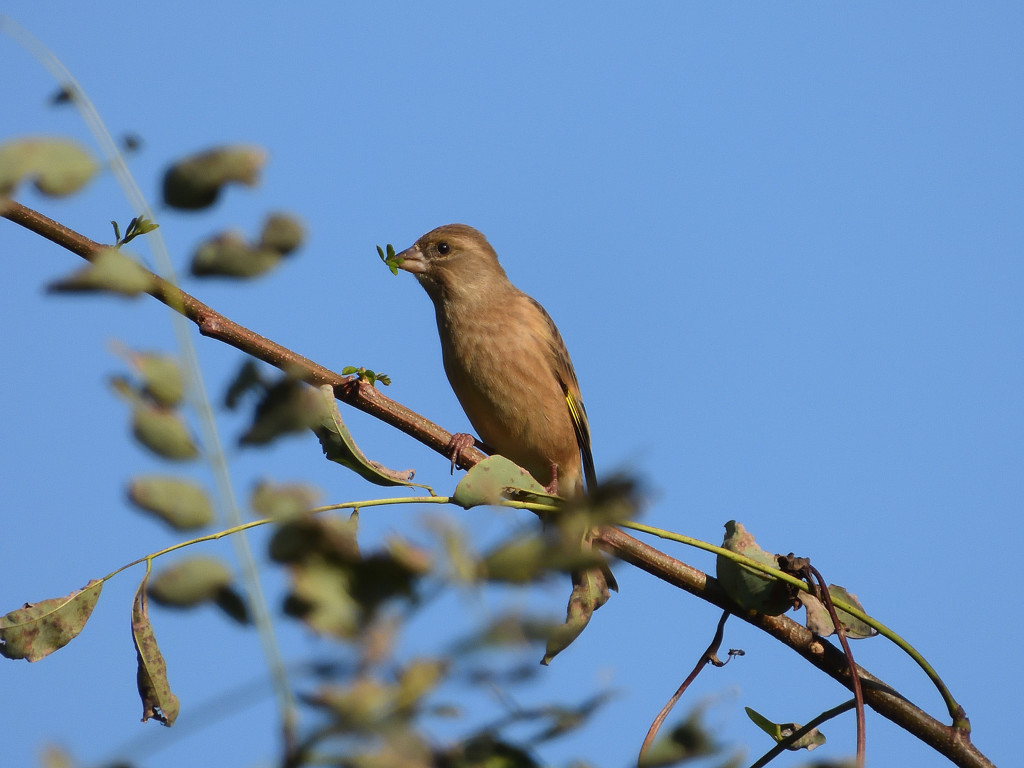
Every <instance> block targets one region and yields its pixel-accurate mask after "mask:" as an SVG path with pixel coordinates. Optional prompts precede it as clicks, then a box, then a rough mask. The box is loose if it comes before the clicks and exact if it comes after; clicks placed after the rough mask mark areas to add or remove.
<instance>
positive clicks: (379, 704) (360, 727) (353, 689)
mask: <svg viewBox="0 0 1024 768" xmlns="http://www.w3.org/2000/svg"><path fill="white" fill-rule="evenodd" d="M395 693H396V689H395V687H394V686H391V685H384V684H383V683H380V682H378V681H377V680H373V679H371V678H367V677H363V678H359V679H357V680H356V681H355V682H353V683H352V684H351V685H344V686H343V685H330V686H324V687H323V688H321V689H320V690H319V691H317V693H316V695H315V696H314V697H313V698H312V700H311V703H312V704H314V705H317V706H319V707H322V708H325V709H329V710H330V711H331V714H332V715H333V720H332V725H333V726H334V727H335V728H337V729H339V730H340V731H342V732H345V733H361V732H375V731H377V730H378V729H379V728H380V727H381V726H382V725H383V724H384V723H385V722H386V721H387V720H389V719H390V718H391V717H392V716H393V714H394V709H395Z"/></svg>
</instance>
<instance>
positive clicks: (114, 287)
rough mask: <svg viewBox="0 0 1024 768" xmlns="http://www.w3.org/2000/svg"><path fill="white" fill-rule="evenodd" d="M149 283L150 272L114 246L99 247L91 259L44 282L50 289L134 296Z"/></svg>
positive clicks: (142, 290)
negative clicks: (56, 278) (50, 280)
mask: <svg viewBox="0 0 1024 768" xmlns="http://www.w3.org/2000/svg"><path fill="white" fill-rule="evenodd" d="M152 287H153V275H152V274H151V273H150V272H148V271H146V269H145V268H144V267H142V266H141V265H140V264H139V263H138V262H137V261H135V259H133V258H132V257H131V256H128V255H127V254H124V253H122V252H121V251H119V250H117V249H116V248H102V249H100V250H99V251H98V252H97V253H96V255H95V256H94V257H93V259H92V261H90V262H89V263H88V264H86V265H85V266H84V267H82V268H81V269H79V270H77V271H75V272H72V273H71V274H70V275H68V276H67V277H65V278H62V279H60V280H56V281H54V282H52V283H50V284H49V286H47V290H49V291H51V292H53V293H116V294H120V295H122V296H138V295H139V294H140V293H145V292H146V291H148V290H149V289H150V288H152Z"/></svg>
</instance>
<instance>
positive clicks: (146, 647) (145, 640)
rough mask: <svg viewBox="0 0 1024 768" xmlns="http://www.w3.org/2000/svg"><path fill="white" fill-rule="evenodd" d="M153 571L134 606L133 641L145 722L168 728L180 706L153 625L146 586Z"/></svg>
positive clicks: (172, 723) (137, 595)
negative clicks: (150, 720)
mask: <svg viewBox="0 0 1024 768" xmlns="http://www.w3.org/2000/svg"><path fill="white" fill-rule="evenodd" d="M148 581H149V571H148V570H147V571H146V576H145V577H144V578H143V579H142V583H141V584H139V588H138V590H137V591H136V592H135V600H134V602H133V603H132V642H133V643H134V644H135V653H136V656H137V658H138V665H139V669H138V674H137V683H138V688H139V696H140V697H141V698H142V722H146V721H147V720H149V719H150V718H153V719H154V720H157V721H159V722H160V723H162V724H163V725H166V726H168V727H170V726H172V725H174V721H175V720H176V719H177V717H178V710H179V709H180V706H181V705H180V704H179V702H178V697H177V696H175V695H174V694H173V693H172V692H171V685H170V683H169V682H168V681H167V664H166V662H164V657H163V654H162V653H160V648H159V646H157V643H156V635H155V634H154V633H153V625H152V624H150V622H149V605H148V601H147V600H146V584H147V582H148Z"/></svg>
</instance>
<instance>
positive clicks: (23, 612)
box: [0, 579, 103, 661]
mask: <svg viewBox="0 0 1024 768" xmlns="http://www.w3.org/2000/svg"><path fill="white" fill-rule="evenodd" d="M102 589H103V582H102V581H100V580H99V579H93V580H92V581H90V582H89V583H88V584H86V585H85V586H84V587H82V588H81V589H79V590H76V591H74V592H72V593H71V594H70V595H66V596H65V597H52V598H50V599H49V600H43V601H42V602H40V603H25V605H24V607H22V608H19V609H17V610H16V611H11V612H10V613H8V614H7V615H6V616H4V617H3V618H0V655H3V656H5V657H6V658H8V659H25V660H26V661H39V660H40V659H42V658H44V657H46V656H49V655H50V654H51V653H53V652H54V651H56V650H59V649H60V648H63V647H64V646H65V645H67V644H68V643H70V642H71V641H72V640H74V639H75V638H76V637H78V633H79V632H81V631H82V629H83V628H84V627H85V622H87V621H88V620H89V616H91V615H92V609H93V608H95V607H96V601H97V600H99V599H100V591H101V590H102Z"/></svg>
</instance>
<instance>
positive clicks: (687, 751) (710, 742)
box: [639, 707, 742, 768]
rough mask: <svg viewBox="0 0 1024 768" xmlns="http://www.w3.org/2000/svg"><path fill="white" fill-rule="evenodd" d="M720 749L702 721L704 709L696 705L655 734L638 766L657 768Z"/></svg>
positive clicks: (687, 760)
mask: <svg viewBox="0 0 1024 768" xmlns="http://www.w3.org/2000/svg"><path fill="white" fill-rule="evenodd" d="M720 750H721V747H720V746H719V745H718V744H717V743H716V741H715V737H714V734H713V733H712V732H711V731H710V730H709V729H708V727H707V726H706V725H705V724H704V710H703V709H702V708H700V707H697V708H695V709H694V710H693V711H692V712H690V714H688V715H687V716H686V719H685V720H684V721H683V722H681V723H680V724H679V725H677V726H675V727H674V728H672V729H671V730H670V731H668V732H667V733H665V734H664V735H663V736H659V737H658V739H657V740H656V741H655V742H654V744H652V745H651V748H650V749H648V750H647V752H646V753H644V755H643V757H642V758H641V759H640V762H639V766H640V768H660V766H669V765H677V764H679V763H683V762H689V761H691V760H695V759H696V758H699V757H707V756H709V755H714V754H717V753H718V752H719V751H720ZM702 765H703V763H702ZM741 765H742V763H741Z"/></svg>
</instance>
